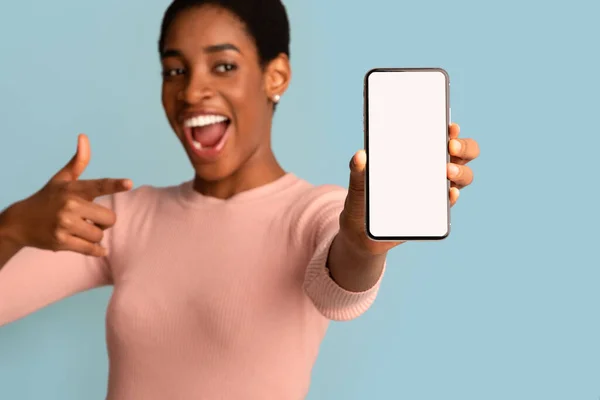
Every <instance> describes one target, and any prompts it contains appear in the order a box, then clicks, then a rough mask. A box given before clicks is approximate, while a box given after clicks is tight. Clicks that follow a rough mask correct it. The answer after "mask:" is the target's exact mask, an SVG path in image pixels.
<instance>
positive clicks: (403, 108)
mask: <svg viewBox="0 0 600 400" xmlns="http://www.w3.org/2000/svg"><path fill="white" fill-rule="evenodd" d="M364 106H365V107H364V112H365V114H364V124H365V126H364V132H365V151H366V153H367V165H366V171H365V173H366V176H365V185H366V186H365V194H366V199H365V204H366V210H365V216H366V218H365V224H366V231H367V234H368V236H369V237H370V238H371V239H372V240H377V241H408V240H440V239H445V238H446V237H448V235H449V234H450V197H449V193H450V192H449V191H450V181H449V180H448V178H447V172H446V171H447V163H448V162H449V160H450V156H449V153H448V141H449V138H448V130H449V129H448V128H449V126H450V79H449V76H448V73H447V72H446V71H445V70H443V69H441V68H376V69H372V70H370V71H369V72H367V74H366V75H365V78H364Z"/></svg>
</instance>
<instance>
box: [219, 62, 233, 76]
mask: <svg viewBox="0 0 600 400" xmlns="http://www.w3.org/2000/svg"><path fill="white" fill-rule="evenodd" d="M236 69H237V66H236V65H235V64H231V63H219V64H217V66H216V67H215V71H217V72H218V73H220V74H226V73H228V72H232V71H235V70H236Z"/></svg>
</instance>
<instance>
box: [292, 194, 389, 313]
mask: <svg viewBox="0 0 600 400" xmlns="http://www.w3.org/2000/svg"><path fill="white" fill-rule="evenodd" d="M319 192H320V193H318V195H317V196H316V197H315V199H314V200H313V201H311V202H310V205H309V206H308V207H307V209H306V211H307V212H306V214H305V217H304V221H301V223H305V224H306V225H307V228H306V229H307V232H308V234H309V235H310V237H311V241H310V243H311V245H312V247H311V259H310V261H309V263H308V267H307V269H306V275H305V279H304V289H305V291H306V293H307V294H308V296H309V297H310V299H311V300H312V302H313V303H314V305H315V307H316V308H317V309H318V310H319V312H320V313H321V314H323V316H325V317H326V318H328V319H331V320H334V321H348V320H352V319H355V318H358V317H359V316H361V315H362V314H363V313H365V312H366V311H367V310H368V309H369V308H370V307H371V305H372V304H373V302H374V301H375V298H376V297H377V293H378V291H379V287H380V284H381V280H382V278H383V272H384V271H385V266H384V270H383V271H382V274H381V275H380V277H379V280H378V281H377V282H376V283H375V285H374V286H373V287H371V288H370V289H369V290H367V291H364V292H360V293H355V292H349V291H347V290H345V289H344V288H342V287H341V286H339V285H338V284H337V283H336V282H335V281H334V280H333V279H332V277H331V274H330V273H329V269H328V268H327V258H328V256H329V249H330V247H331V244H332V242H333V239H335V237H336V235H337V233H338V231H339V217H340V213H341V212H342V210H343V208H344V201H345V199H346V191H345V190H342V189H341V188H336V187H331V186H328V187H322V188H320V190H319Z"/></svg>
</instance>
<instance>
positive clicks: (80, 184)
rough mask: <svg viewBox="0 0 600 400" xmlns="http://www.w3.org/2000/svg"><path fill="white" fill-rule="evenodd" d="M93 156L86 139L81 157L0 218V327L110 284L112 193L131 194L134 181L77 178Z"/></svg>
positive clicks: (81, 139)
mask: <svg viewBox="0 0 600 400" xmlns="http://www.w3.org/2000/svg"><path fill="white" fill-rule="evenodd" d="M89 158H90V149H89V142H88V140H87V137H85V136H83V135H81V136H80V137H79V143H78V148H77V153H76V154H75V156H74V157H73V158H72V159H71V161H69V163H68V164H67V165H66V166H65V167H64V168H63V169H61V170H60V171H59V172H58V173H57V174H56V175H55V176H54V177H53V178H52V179H50V181H49V182H48V183H47V184H46V185H45V186H44V187H43V188H42V189H41V190H40V191H38V192H37V193H35V194H34V195H32V196H31V197H29V198H27V199H25V200H22V201H20V202H18V203H15V204H13V205H12V206H10V207H9V208H7V209H6V210H5V211H3V212H2V213H1V214H0V326H1V325H4V324H6V323H8V322H12V321H14V320H16V319H19V318H21V317H24V316H25V315H27V314H30V313H32V312H34V311H36V310H37V309H39V308H42V307H44V306H46V305H49V304H51V303H53V302H55V301H58V300H60V299H62V298H65V297H68V296H70V295H73V294H75V293H78V292H81V291H84V290H88V289H92V288H95V287H99V286H103V285H106V284H108V283H110V273H109V268H108V263H107V259H106V250H107V249H106V246H107V243H108V242H109V240H108V239H107V235H106V234H105V233H106V230H107V229H109V228H111V227H112V226H113V225H114V224H115V222H116V215H115V213H114V212H113V210H112V209H111V204H110V201H108V199H109V196H108V195H112V194H115V193H118V192H123V191H127V190H129V189H130V188H131V186H132V183H131V182H130V181H129V180H125V179H99V180H90V181H83V180H78V178H79V176H80V175H81V173H83V171H84V169H85V168H86V167H87V164H88V162H89ZM104 196H106V197H104ZM97 197H104V199H106V200H104V199H102V200H103V201H95V199H96V198H97Z"/></svg>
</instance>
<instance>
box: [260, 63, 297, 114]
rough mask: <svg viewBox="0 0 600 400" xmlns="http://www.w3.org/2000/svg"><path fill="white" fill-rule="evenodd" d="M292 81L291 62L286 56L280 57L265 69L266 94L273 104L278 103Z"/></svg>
mask: <svg viewBox="0 0 600 400" xmlns="http://www.w3.org/2000/svg"><path fill="white" fill-rule="evenodd" d="M291 79H292V69H291V66H290V60H289V58H288V56H286V55H285V54H283V53H282V54H280V55H278V56H277V57H276V58H275V59H273V60H272V61H271V62H269V64H268V65H267V67H266V69H265V92H266V93H267V96H268V97H269V100H270V101H271V102H274V103H277V101H278V100H279V98H280V97H281V96H283V94H284V93H285V91H286V90H287V88H288V86H289V84H290V80H291Z"/></svg>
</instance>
